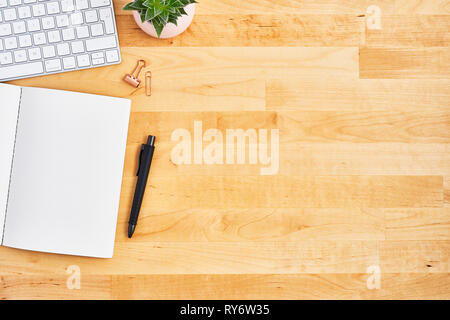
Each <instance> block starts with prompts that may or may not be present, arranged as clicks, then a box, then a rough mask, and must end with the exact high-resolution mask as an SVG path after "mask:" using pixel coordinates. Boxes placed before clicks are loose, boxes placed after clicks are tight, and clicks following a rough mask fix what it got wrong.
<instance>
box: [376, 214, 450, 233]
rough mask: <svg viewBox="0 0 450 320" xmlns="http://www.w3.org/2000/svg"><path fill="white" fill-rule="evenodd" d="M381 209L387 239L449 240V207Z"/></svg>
mask: <svg viewBox="0 0 450 320" xmlns="http://www.w3.org/2000/svg"><path fill="white" fill-rule="evenodd" d="M383 211H384V213H385V218H384V221H385V228H386V229H385V235H386V239H387V240H450V208H437V209H399V208H397V209H383Z"/></svg>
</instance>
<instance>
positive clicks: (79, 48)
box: [71, 41, 84, 53]
mask: <svg viewBox="0 0 450 320" xmlns="http://www.w3.org/2000/svg"><path fill="white" fill-rule="evenodd" d="M71 46H72V53H82V52H84V45H83V41H74V42H72V43H71Z"/></svg>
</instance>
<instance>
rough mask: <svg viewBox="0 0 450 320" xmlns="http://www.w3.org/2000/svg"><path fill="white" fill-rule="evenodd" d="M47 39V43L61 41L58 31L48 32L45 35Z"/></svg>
mask: <svg viewBox="0 0 450 320" xmlns="http://www.w3.org/2000/svg"><path fill="white" fill-rule="evenodd" d="M47 38H48V42H49V43H55V42H59V41H61V36H60V34H59V30H54V31H49V32H48V33H47Z"/></svg>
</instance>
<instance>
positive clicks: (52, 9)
mask: <svg viewBox="0 0 450 320" xmlns="http://www.w3.org/2000/svg"><path fill="white" fill-rule="evenodd" d="M47 13H48V14H56V13H59V4H58V2H49V3H47Z"/></svg>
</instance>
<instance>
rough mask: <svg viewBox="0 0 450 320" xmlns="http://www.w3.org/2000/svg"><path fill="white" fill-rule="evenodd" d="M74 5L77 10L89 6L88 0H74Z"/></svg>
mask: <svg viewBox="0 0 450 320" xmlns="http://www.w3.org/2000/svg"><path fill="white" fill-rule="evenodd" d="M75 6H76V7H77V9H78V10H84V9H87V8H89V4H88V0H75Z"/></svg>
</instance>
